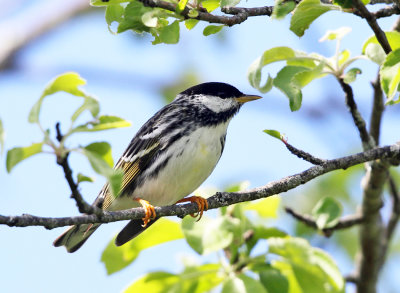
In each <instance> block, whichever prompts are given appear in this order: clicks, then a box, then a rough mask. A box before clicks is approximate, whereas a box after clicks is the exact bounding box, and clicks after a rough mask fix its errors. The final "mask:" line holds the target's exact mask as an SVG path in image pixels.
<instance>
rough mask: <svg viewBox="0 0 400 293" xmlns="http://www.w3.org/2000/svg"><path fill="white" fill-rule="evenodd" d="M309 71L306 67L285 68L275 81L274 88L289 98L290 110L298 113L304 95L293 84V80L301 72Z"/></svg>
mask: <svg viewBox="0 0 400 293" xmlns="http://www.w3.org/2000/svg"><path fill="white" fill-rule="evenodd" d="M306 70H308V69H307V68H306V67H299V66H285V67H283V68H282V69H281V70H280V71H279V72H278V74H277V76H276V77H275V79H274V86H275V87H276V88H278V89H280V90H281V91H282V92H283V93H284V94H285V95H286V96H287V97H288V98H289V105H290V110H292V111H297V110H299V109H300V107H301V101H302V93H301V90H300V89H299V88H298V87H297V85H295V84H294V83H292V78H293V77H294V76H295V75H296V74H297V73H299V72H303V71H306Z"/></svg>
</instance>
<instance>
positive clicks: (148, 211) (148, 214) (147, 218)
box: [135, 198, 156, 228]
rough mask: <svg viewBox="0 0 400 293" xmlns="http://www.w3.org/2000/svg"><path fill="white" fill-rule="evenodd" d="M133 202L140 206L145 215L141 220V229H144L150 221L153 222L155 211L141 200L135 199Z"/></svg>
mask: <svg viewBox="0 0 400 293" xmlns="http://www.w3.org/2000/svg"><path fill="white" fill-rule="evenodd" d="M135 200H136V201H138V202H139V203H140V204H141V205H142V207H143V208H144V211H145V213H146V215H145V217H144V218H142V220H143V225H142V227H143V228H145V227H146V226H147V224H148V223H149V222H150V221H151V220H154V219H155V218H156V211H155V209H154V206H152V205H151V204H150V203H149V202H148V201H147V200H144V199H141V198H135Z"/></svg>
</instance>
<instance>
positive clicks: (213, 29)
mask: <svg viewBox="0 0 400 293" xmlns="http://www.w3.org/2000/svg"><path fill="white" fill-rule="evenodd" d="M223 27H224V25H208V26H206V27H205V28H204V30H203V35H204V36H209V35H213V34H216V33H218V32H220V31H221V30H222V28H223Z"/></svg>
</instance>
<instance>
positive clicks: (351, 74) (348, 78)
mask: <svg viewBox="0 0 400 293" xmlns="http://www.w3.org/2000/svg"><path fill="white" fill-rule="evenodd" d="M357 74H361V69H359V68H352V69H350V70H349V71H347V72H346V74H345V75H344V76H343V81H344V82H345V83H352V82H354V81H355V80H356V78H357Z"/></svg>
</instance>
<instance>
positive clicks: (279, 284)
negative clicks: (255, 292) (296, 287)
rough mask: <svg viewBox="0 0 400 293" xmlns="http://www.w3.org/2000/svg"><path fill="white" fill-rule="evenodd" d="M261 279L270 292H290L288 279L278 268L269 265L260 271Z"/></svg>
mask: <svg viewBox="0 0 400 293" xmlns="http://www.w3.org/2000/svg"><path fill="white" fill-rule="evenodd" d="M259 274H260V281H261V283H262V284H263V285H264V287H265V288H266V289H267V291H268V293H288V292H289V282H288V279H287V278H286V277H285V276H284V275H283V274H282V273H281V272H280V271H279V270H277V269H275V268H273V267H271V266H267V267H266V268H265V269H264V270H262V271H261V272H260V273H259Z"/></svg>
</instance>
